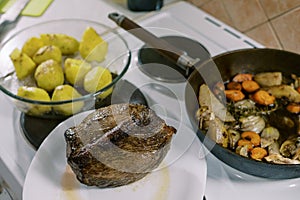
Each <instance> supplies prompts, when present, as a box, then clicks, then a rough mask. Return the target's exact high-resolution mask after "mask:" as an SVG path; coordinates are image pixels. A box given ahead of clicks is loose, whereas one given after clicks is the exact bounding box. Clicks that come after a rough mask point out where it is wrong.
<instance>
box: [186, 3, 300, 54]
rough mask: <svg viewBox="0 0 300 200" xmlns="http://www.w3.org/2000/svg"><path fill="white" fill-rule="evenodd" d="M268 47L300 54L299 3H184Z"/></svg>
mask: <svg viewBox="0 0 300 200" xmlns="http://www.w3.org/2000/svg"><path fill="white" fill-rule="evenodd" d="M186 1H188V2H190V3H192V4H194V5H196V6H197V7H199V8H201V9H202V10H204V11H206V12H208V13H210V14H211V15H213V16H214V17H216V18H218V19H219V20H221V21H223V22H225V23H226V24H228V25H230V26H232V27H234V28H236V29H237V30H239V31H240V32H242V33H244V34H246V35H248V36H249V37H251V38H253V39H254V40H256V41H258V42H260V43H261V44H263V45H265V46H266V47H269V48H277V49H284V50H287V51H292V52H296V53H300V0H186Z"/></svg>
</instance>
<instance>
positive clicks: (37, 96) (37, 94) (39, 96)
mask: <svg viewBox="0 0 300 200" xmlns="http://www.w3.org/2000/svg"><path fill="white" fill-rule="evenodd" d="M17 95H18V96H20V97H23V98H26V99H31V100H38V101H50V96H49V94H48V93H47V92H46V91H45V90H44V89H41V88H37V87H27V86H21V87H19V89H18V92H17ZM17 106H18V107H21V106H22V107H21V110H22V111H24V112H26V113H27V114H30V115H35V116H36V115H43V114H45V113H48V112H50V111H51V106H49V105H33V104H27V105H25V104H24V103H22V105H21V104H17Z"/></svg>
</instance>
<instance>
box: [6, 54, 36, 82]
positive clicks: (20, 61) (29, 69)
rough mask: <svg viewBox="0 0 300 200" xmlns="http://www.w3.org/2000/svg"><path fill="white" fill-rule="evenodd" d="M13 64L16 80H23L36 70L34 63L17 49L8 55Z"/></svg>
mask: <svg viewBox="0 0 300 200" xmlns="http://www.w3.org/2000/svg"><path fill="white" fill-rule="evenodd" d="M9 56H10V59H11V61H12V62H13V65H14V68H15V71H16V75H17V77H18V79H20V80H21V79H24V78H25V77H26V76H28V75H29V74H32V73H33V72H34V70H35V68H36V64H35V62H33V60H32V59H31V58H30V57H29V56H28V55H27V54H26V53H22V52H21V51H20V50H19V49H17V48H16V49H14V50H13V51H12V52H11V54H10V55H9Z"/></svg>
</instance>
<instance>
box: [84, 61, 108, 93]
mask: <svg viewBox="0 0 300 200" xmlns="http://www.w3.org/2000/svg"><path fill="white" fill-rule="evenodd" d="M111 82H112V75H111V73H110V71H109V70H108V69H106V68H103V67H100V66H99V67H95V68H93V69H92V70H91V71H89V72H88V73H87V74H86V75H85V78H84V82H83V87H84V89H85V90H86V91H87V92H90V93H93V92H96V91H98V90H100V89H102V88H104V87H105V86H107V85H108V84H110V83H111ZM111 92H112V87H111V88H109V89H108V90H106V91H105V92H103V93H101V94H100V95H99V98H105V97H107V96H108V95H109V94H111Z"/></svg>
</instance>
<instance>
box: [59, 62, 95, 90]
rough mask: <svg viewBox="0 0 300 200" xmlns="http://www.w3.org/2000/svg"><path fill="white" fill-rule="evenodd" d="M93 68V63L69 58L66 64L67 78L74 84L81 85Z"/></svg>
mask: <svg viewBox="0 0 300 200" xmlns="http://www.w3.org/2000/svg"><path fill="white" fill-rule="evenodd" d="M91 68H92V67H91V65H90V64H89V63H87V62H85V61H83V60H78V59H73V58H67V59H66V60H65V65H64V69H65V76H66V80H67V81H68V82H69V83H71V84H72V85H81V84H82V82H83V79H84V76H85V75H86V73H87V72H88V71H90V69H91Z"/></svg>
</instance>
